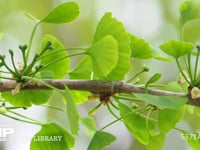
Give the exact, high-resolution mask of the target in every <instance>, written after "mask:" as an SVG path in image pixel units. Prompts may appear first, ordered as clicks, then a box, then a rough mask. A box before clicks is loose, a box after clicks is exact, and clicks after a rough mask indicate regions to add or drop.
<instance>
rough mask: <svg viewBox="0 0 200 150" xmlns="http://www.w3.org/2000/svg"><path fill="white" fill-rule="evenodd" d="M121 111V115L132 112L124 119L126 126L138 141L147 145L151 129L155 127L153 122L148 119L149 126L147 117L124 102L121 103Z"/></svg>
mask: <svg viewBox="0 0 200 150" xmlns="http://www.w3.org/2000/svg"><path fill="white" fill-rule="evenodd" d="M119 111H120V116H121V117H123V116H126V115H128V114H130V113H131V114H130V115H128V116H127V117H124V119H123V122H124V124H125V126H126V127H127V129H128V130H129V131H130V133H131V134H132V135H133V137H135V138H136V139H137V140H138V141H140V142H141V143H143V144H145V145H146V144H148V142H149V130H150V129H153V128H154V124H153V122H152V121H151V120H148V126H147V122H146V121H147V118H145V117H144V116H142V115H140V114H139V113H137V112H133V111H132V109H131V108H129V107H128V106H126V105H124V104H122V103H121V104H120V105H119Z"/></svg>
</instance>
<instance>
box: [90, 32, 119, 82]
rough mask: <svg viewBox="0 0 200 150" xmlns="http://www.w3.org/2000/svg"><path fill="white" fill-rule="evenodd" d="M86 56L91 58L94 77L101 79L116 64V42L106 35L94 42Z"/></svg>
mask: <svg viewBox="0 0 200 150" xmlns="http://www.w3.org/2000/svg"><path fill="white" fill-rule="evenodd" d="M87 54H89V55H90V56H91V60H92V67H93V71H94V75H95V76H96V77H98V78H100V79H102V78H104V77H106V76H107V75H108V74H109V73H110V72H111V70H112V69H113V68H114V67H115V66H116V64H117V61H118V44H117V41H116V40H115V39H114V38H113V37H112V36H111V35H107V36H105V37H104V38H102V39H101V40H99V41H97V42H95V43H94V44H93V45H92V47H91V48H89V49H88V51H87Z"/></svg>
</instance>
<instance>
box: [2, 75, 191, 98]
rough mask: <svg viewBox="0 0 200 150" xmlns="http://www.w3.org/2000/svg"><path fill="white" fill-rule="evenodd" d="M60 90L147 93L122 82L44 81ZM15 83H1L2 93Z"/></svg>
mask: <svg viewBox="0 0 200 150" xmlns="http://www.w3.org/2000/svg"><path fill="white" fill-rule="evenodd" d="M43 82H45V83H48V84H50V85H52V86H54V87H56V88H58V89H64V86H65V85H67V86H68V88H69V89H70V90H81V91H89V92H91V93H97V94H98V93H104V92H105V93H108V92H110V93H145V92H146V91H145V89H144V88H142V87H139V86H136V85H132V84H128V83H125V82H122V81H113V82H109V81H100V80H66V79H64V80H48V79H47V80H43ZM16 85H17V83H16V82H15V81H3V82H0V92H4V91H11V90H13V89H14V88H15V87H16ZM31 89H48V87H46V86H44V85H42V84H39V83H36V82H28V83H25V84H23V85H22V87H21V90H31ZM147 91H148V93H149V94H152V95H158V96H177V97H187V94H185V93H176V92H169V91H163V90H157V89H148V90H147Z"/></svg>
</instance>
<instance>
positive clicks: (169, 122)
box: [158, 107, 185, 133]
mask: <svg viewBox="0 0 200 150" xmlns="http://www.w3.org/2000/svg"><path fill="white" fill-rule="evenodd" d="M184 110H185V108H184V107H181V108H178V109H163V110H158V128H159V130H160V132H161V133H167V132H169V131H170V130H171V129H173V128H175V126H176V124H177V123H178V122H179V121H180V120H181V118H182V117H183V114H184V112H185V111H184ZM166 118H167V119H166Z"/></svg>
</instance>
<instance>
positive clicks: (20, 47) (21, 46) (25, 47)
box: [19, 44, 28, 51]
mask: <svg viewBox="0 0 200 150" xmlns="http://www.w3.org/2000/svg"><path fill="white" fill-rule="evenodd" d="M27 48H28V46H27V44H25V45H19V49H21V50H22V51H25V50H26V49H27Z"/></svg>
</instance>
